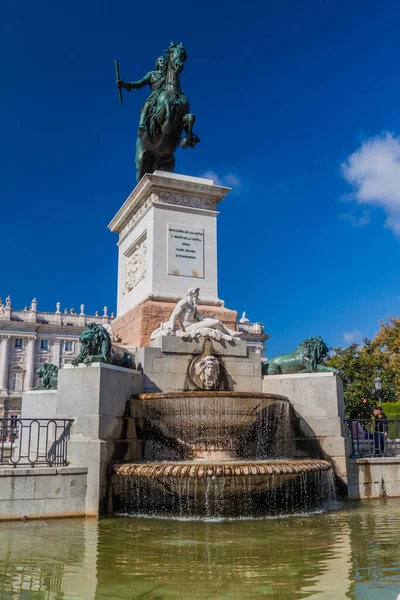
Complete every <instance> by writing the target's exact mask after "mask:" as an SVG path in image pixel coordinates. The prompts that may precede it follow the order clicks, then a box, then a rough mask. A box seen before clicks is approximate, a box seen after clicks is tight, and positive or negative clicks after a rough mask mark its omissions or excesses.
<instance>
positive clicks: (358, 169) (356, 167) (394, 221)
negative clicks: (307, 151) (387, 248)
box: [341, 132, 400, 236]
mask: <svg viewBox="0 0 400 600" xmlns="http://www.w3.org/2000/svg"><path fill="white" fill-rule="evenodd" d="M341 167H342V173H343V176H344V178H345V179H346V181H347V182H348V183H350V184H351V185H352V186H353V188H354V189H353V194H352V198H353V199H354V200H355V201H356V202H357V203H358V204H359V205H364V206H365V205H371V206H378V207H379V208H381V209H382V210H383V211H384V212H385V213H386V215H387V219H386V227H389V228H390V229H392V230H393V231H394V232H395V233H396V235H398V236H400V137H394V136H393V135H392V134H391V133H387V132H385V133H382V134H381V135H379V136H376V137H372V138H369V139H368V140H365V141H364V142H363V143H362V144H361V146H360V148H358V150H356V151H355V152H353V154H351V155H350V156H349V157H348V158H347V159H346V161H345V162H344V163H343V164H342V165H341ZM367 217H368V213H366V214H364V215H363V217H361V221H362V220H364V221H365V222H364V223H362V222H361V224H365V223H366V222H367V221H366V219H367ZM345 218H347V217H345ZM349 220H350V222H351V221H352V219H351V215H350V218H349ZM352 224H356V221H354V223H352ZM356 226H357V225H356ZM358 226H359V225H358Z"/></svg>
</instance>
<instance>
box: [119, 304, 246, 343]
mask: <svg viewBox="0 0 400 600" xmlns="http://www.w3.org/2000/svg"><path fill="white" fill-rule="evenodd" d="M179 299H180V297H178V296H177V297H176V298H173V299H172V300H171V301H165V300H146V301H145V302H142V303H141V304H139V305H138V306H136V307H135V308H132V309H131V310H128V312H126V313H125V314H124V315H122V316H121V317H118V318H117V319H115V321H113V324H112V327H113V331H114V332H115V335H116V336H118V339H120V340H121V343H122V344H125V345H129V346H135V347H136V348H144V347H147V346H150V336H151V334H152V333H153V331H154V330H155V329H157V327H160V325H161V323H163V322H164V321H167V320H168V319H169V317H170V316H171V313H172V311H173V310H174V308H175V305H176V302H177V301H178V300H179ZM199 309H200V310H201V313H202V314H203V315H204V316H205V317H215V318H216V319H218V320H219V321H222V323H224V325H226V326H227V327H229V328H230V329H235V327H236V323H237V318H238V314H237V312H236V311H235V310H229V309H227V308H224V307H222V306H210V305H207V304H202V303H201V302H200V304H199Z"/></svg>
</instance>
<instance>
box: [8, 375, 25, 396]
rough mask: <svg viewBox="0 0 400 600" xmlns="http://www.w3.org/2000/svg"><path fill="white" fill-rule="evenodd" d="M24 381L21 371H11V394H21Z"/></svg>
mask: <svg viewBox="0 0 400 600" xmlns="http://www.w3.org/2000/svg"><path fill="white" fill-rule="evenodd" d="M23 381H24V373H23V371H12V373H11V382H10V383H11V386H10V387H11V390H12V391H13V392H22V386H23Z"/></svg>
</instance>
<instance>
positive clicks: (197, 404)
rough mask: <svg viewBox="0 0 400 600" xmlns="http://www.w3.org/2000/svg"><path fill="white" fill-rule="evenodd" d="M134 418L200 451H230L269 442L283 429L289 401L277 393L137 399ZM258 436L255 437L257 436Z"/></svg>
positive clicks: (197, 393) (192, 393)
mask: <svg viewBox="0 0 400 600" xmlns="http://www.w3.org/2000/svg"><path fill="white" fill-rule="evenodd" d="M138 399H139V401H138V402H135V403H134V406H135V416H136V417H139V418H142V419H143V421H144V422H145V423H146V422H147V424H150V425H151V427H152V429H153V433H154V429H155V430H156V431H159V432H160V433H161V434H162V436H165V437H167V438H172V439H174V440H176V441H177V442H178V443H181V444H184V445H187V446H188V447H191V448H192V450H193V449H194V448H196V451H200V450H201V449H204V448H208V449H210V448H212V449H214V450H218V449H219V450H231V451H233V452H234V454H233V455H232V456H234V455H235V454H236V450H237V449H238V447H239V446H240V445H241V444H243V443H246V439H247V440H249V441H250V442H251V441H254V439H253V438H254V436H256V435H260V432H262V437H263V438H265V439H266V438H269V439H270V440H271V441H272V440H273V439H275V438H276V437H277V434H278V437H279V431H278V430H279V429H282V427H284V428H287V421H288V410H289V401H288V399H287V398H285V397H284V396H279V395H277V394H261V393H249V392H230V391H224V392H205V391H202V390H199V391H188V392H169V393H156V394H141V395H140V396H139V397H138ZM257 432H258V433H257Z"/></svg>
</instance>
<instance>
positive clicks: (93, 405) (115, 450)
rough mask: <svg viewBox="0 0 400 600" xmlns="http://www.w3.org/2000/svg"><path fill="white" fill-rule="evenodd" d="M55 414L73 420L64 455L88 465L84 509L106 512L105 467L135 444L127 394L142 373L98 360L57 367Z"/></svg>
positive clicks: (131, 453)
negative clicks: (127, 413) (58, 368)
mask: <svg viewBox="0 0 400 600" xmlns="http://www.w3.org/2000/svg"><path fill="white" fill-rule="evenodd" d="M57 391H58V394H57V399H58V401H57V411H56V412H57V415H56V416H57V417H58V418H71V419H74V423H73V426H72V429H71V439H70V442H69V446H68V456H69V459H70V461H71V464H72V465H73V466H74V467H78V466H85V467H88V484H87V495H86V515H88V516H97V515H99V514H101V513H104V512H106V499H107V484H108V469H109V466H110V463H111V462H113V461H114V460H118V461H120V460H127V459H130V458H131V457H133V458H135V457H136V455H135V445H137V444H138V442H137V440H136V438H135V435H134V432H133V431H132V427H133V421H132V419H128V418H125V417H124V415H126V406H127V400H128V398H129V397H130V396H131V395H132V394H140V393H141V392H143V375H141V373H139V372H138V371H134V370H132V369H124V368H122V367H115V366H113V365H108V364H104V363H93V364H92V365H91V366H86V365H82V366H80V367H76V368H73V367H72V368H64V369H60V371H59V373H58V390H57Z"/></svg>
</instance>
